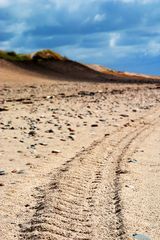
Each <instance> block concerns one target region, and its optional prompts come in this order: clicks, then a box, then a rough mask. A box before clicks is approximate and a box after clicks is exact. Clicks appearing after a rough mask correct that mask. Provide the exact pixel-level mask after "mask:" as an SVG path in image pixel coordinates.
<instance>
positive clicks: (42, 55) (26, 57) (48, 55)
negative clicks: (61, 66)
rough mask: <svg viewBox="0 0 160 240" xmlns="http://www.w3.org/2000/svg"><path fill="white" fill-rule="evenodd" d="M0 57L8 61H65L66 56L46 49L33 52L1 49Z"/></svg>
mask: <svg viewBox="0 0 160 240" xmlns="http://www.w3.org/2000/svg"><path fill="white" fill-rule="evenodd" d="M0 59H4V60H8V61H15V62H16V61H17V62H23V61H45V60H48V61H50V60H55V61H66V60H68V59H67V58H66V57H63V56H61V55H60V54H58V53H56V52H53V51H52V50H49V49H46V50H41V51H38V52H35V53H33V54H18V53H16V52H13V51H2V50H0Z"/></svg>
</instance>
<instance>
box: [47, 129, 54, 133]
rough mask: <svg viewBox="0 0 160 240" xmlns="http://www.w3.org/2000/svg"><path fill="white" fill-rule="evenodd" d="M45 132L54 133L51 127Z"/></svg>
mask: <svg viewBox="0 0 160 240" xmlns="http://www.w3.org/2000/svg"><path fill="white" fill-rule="evenodd" d="M46 133H54V131H53V130H52V129H49V130H47V131H46Z"/></svg>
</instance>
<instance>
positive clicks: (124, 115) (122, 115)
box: [120, 114, 129, 117]
mask: <svg viewBox="0 0 160 240" xmlns="http://www.w3.org/2000/svg"><path fill="white" fill-rule="evenodd" d="M120 116H121V117H129V115H128V114H120Z"/></svg>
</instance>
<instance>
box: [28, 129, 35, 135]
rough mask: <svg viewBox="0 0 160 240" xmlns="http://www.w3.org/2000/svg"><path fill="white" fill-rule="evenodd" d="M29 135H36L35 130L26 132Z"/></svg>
mask: <svg viewBox="0 0 160 240" xmlns="http://www.w3.org/2000/svg"><path fill="white" fill-rule="evenodd" d="M28 134H29V135H30V136H35V135H36V132H35V131H33V130H32V131H30V132H29V133H28Z"/></svg>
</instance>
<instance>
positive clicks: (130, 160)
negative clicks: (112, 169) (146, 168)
mask: <svg viewBox="0 0 160 240" xmlns="http://www.w3.org/2000/svg"><path fill="white" fill-rule="evenodd" d="M128 162H129V163H137V160H136V159H129V160H128Z"/></svg>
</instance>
